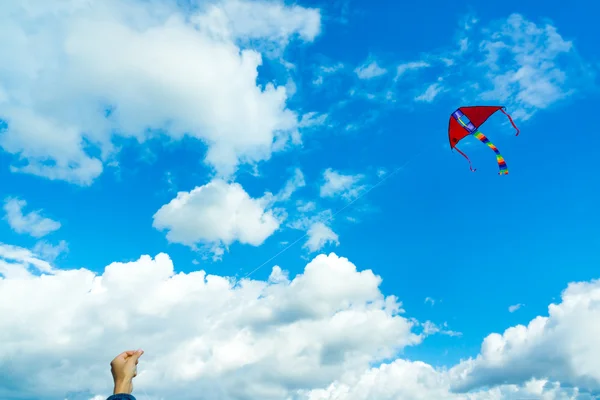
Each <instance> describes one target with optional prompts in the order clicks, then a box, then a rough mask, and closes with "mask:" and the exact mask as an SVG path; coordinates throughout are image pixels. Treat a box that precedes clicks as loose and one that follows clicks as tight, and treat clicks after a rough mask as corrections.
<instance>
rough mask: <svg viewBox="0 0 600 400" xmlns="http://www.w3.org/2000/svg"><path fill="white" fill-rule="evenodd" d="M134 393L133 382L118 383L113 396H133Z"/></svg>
mask: <svg viewBox="0 0 600 400" xmlns="http://www.w3.org/2000/svg"><path fill="white" fill-rule="evenodd" d="M131 392H133V382H131V381H116V382H115V389H114V390H113V394H119V393H126V394H131Z"/></svg>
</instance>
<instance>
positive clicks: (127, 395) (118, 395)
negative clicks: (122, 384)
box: [106, 393, 135, 400]
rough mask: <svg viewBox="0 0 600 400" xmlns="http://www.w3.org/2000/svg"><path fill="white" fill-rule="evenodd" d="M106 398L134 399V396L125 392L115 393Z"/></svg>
mask: <svg viewBox="0 0 600 400" xmlns="http://www.w3.org/2000/svg"><path fill="white" fill-rule="evenodd" d="M106 400H135V397H133V396H132V395H130V394H127V393H117V394H113V395H112V396H110V397H109V398H108V399H106Z"/></svg>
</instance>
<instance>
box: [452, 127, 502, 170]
mask: <svg viewBox="0 0 600 400" xmlns="http://www.w3.org/2000/svg"><path fill="white" fill-rule="evenodd" d="M473 136H475V137H476V138H477V139H479V140H480V141H481V142H482V143H483V144H486V145H488V147H489V148H490V149H492V150H493V151H494V153H496V161H498V168H499V169H500V171H499V172H498V174H499V175H508V167H507V166H506V162H504V157H502V154H500V151H499V150H498V148H497V147H496V146H495V145H494V144H493V143H492V142H490V140H489V139H488V138H487V137H485V135H484V134H483V133H481V132H479V130H477V132H475V133H473ZM457 150H458V149H457ZM469 163H470V161H469Z"/></svg>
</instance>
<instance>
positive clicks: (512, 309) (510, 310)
mask: <svg viewBox="0 0 600 400" xmlns="http://www.w3.org/2000/svg"><path fill="white" fill-rule="evenodd" d="M521 307H523V304H521V303H519V304H514V305H512V306H509V307H508V312H510V313H514V312H515V311H517V310H519V309H520V308H521Z"/></svg>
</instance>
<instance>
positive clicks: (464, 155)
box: [454, 147, 477, 172]
mask: <svg viewBox="0 0 600 400" xmlns="http://www.w3.org/2000/svg"><path fill="white" fill-rule="evenodd" d="M454 149H455V150H456V151H458V152H459V153H460V155H462V156H463V157H464V158H466V159H467V161H468V162H469V169H470V170H471V172H475V171H477V170H476V169H473V164H471V160H469V157H467V155H466V154H465V153H463V152H462V151H460V150H459V149H458V147H455V148H454Z"/></svg>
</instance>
